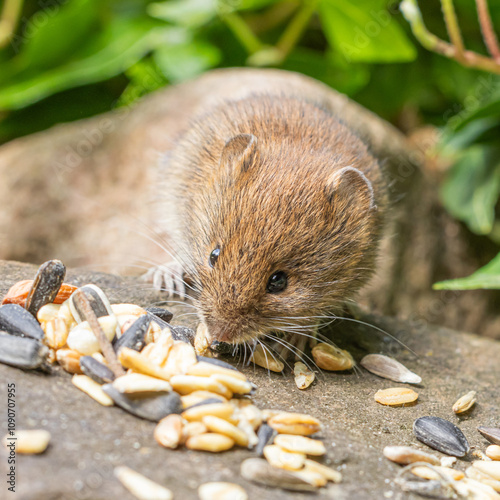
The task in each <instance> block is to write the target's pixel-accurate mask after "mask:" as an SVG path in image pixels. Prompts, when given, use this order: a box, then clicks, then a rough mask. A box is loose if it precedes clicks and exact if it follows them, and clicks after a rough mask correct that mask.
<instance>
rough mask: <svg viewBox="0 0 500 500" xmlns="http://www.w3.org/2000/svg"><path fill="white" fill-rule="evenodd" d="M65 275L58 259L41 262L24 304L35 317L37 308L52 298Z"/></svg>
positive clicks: (52, 300)
mask: <svg viewBox="0 0 500 500" xmlns="http://www.w3.org/2000/svg"><path fill="white" fill-rule="evenodd" d="M65 276H66V267H65V266H64V264H63V263H62V262H61V261H60V260H49V261H47V262H45V263H43V264H42V265H41V266H40V267H39V268H38V271H37V273H36V276H35V279H34V280H33V285H32V286H31V290H30V291H29V293H28V296H27V297H26V305H25V306H24V307H25V308H26V310H27V311H28V312H30V313H31V314H32V315H33V316H34V317H35V318H36V315H37V313H38V311H39V309H40V308H41V307H42V306H44V305H45V304H48V303H50V302H54V299H55V298H56V296H57V293H58V292H59V288H61V285H62V284H63V281H64V277H65Z"/></svg>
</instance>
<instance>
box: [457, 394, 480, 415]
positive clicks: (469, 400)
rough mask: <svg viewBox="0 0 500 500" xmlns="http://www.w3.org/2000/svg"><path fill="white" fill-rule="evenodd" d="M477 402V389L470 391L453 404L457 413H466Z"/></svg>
mask: <svg viewBox="0 0 500 500" xmlns="http://www.w3.org/2000/svg"><path fill="white" fill-rule="evenodd" d="M475 402H476V391H470V392H468V393H467V394H465V395H464V396H462V397H461V398H460V399H458V401H456V402H455V404H454V405H453V411H454V412H455V413H465V412H466V411H468V410H470V409H471V408H472V406H474V404H475Z"/></svg>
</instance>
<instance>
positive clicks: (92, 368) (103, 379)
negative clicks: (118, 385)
mask: <svg viewBox="0 0 500 500" xmlns="http://www.w3.org/2000/svg"><path fill="white" fill-rule="evenodd" d="M80 368H81V369H82V371H83V373H84V374H85V375H87V377H90V378H91V379H92V380H94V381H95V382H97V383H98V384H109V383H111V382H113V380H115V374H114V373H113V372H112V371H111V370H110V369H109V368H108V367H107V366H106V365H104V364H103V363H101V362H99V361H97V359H95V358H93V357H92V356H82V357H81V358H80Z"/></svg>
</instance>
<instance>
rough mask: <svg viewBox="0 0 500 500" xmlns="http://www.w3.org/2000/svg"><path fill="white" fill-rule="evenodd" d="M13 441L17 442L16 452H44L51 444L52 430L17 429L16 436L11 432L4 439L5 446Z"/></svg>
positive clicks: (33, 453)
mask: <svg viewBox="0 0 500 500" xmlns="http://www.w3.org/2000/svg"><path fill="white" fill-rule="evenodd" d="M14 439H15V441H14ZM11 442H15V443H16V448H15V449H16V453H23V454H26V455H35V454H39V453H43V452H44V451H45V450H46V449H47V446H49V442H50V432H49V431H46V430H43V429H36V430H35V429H34V430H16V431H15V432H14V436H12V435H11V434H10V433H9V434H7V435H6V436H5V437H4V438H3V440H2V443H3V445H4V446H5V447H7V446H8V445H10V443H11Z"/></svg>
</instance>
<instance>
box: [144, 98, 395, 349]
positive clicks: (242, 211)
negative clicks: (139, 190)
mask: <svg viewBox="0 0 500 500" xmlns="http://www.w3.org/2000/svg"><path fill="white" fill-rule="evenodd" d="M159 184H160V192H161V199H160V204H159V210H160V212H159V220H160V224H161V226H162V229H164V230H165V232H166V233H169V234H170V235H171V238H172V242H173V246H174V252H175V255H176V257H177V264H175V265H171V264H170V265H166V266H163V267H160V268H158V269H157V270H156V272H155V273H153V274H154V280H155V283H156V285H163V286H164V285H166V287H167V289H168V290H170V291H172V289H173V286H174V283H177V291H179V288H181V289H182V285H181V284H180V283H179V280H178V279H175V278H176V277H178V273H179V272H181V268H182V271H183V272H184V273H185V274H186V275H187V276H189V278H190V279H191V281H192V282H193V284H194V288H195V289H196V291H197V297H196V299H195V300H196V302H195V304H196V306H197V310H198V315H199V318H200V320H202V321H203V322H205V324H206V325H207V327H208V331H209V334H210V337H211V338H212V339H213V340H218V341H225V342H234V343H239V342H243V341H248V340H250V339H254V338H256V337H257V336H263V335H265V334H266V333H270V332H272V331H283V330H287V329H288V330H290V331H298V330H301V329H304V331H305V329H307V328H311V330H313V328H314V326H315V325H316V324H318V322H319V321H320V320H321V318H322V317H327V316H328V315H329V314H331V313H332V312H334V311H336V310H338V309H339V308H340V306H341V305H342V303H343V302H344V301H345V300H346V299H349V298H351V297H352V296H353V294H354V293H355V292H356V291H357V290H358V289H359V287H361V286H362V285H363V284H364V283H365V282H366V281H367V279H368V278H369V276H370V274H371V273H372V269H373V267H374V261H375V256H376V251H377V245H378V241H379V239H380V235H381V227H382V221H383V216H384V212H385V207H386V205H387V194H386V187H385V181H384V177H383V173H382V170H381V168H380V166H379V164H378V163H377V161H376V160H375V158H374V157H373V156H372V155H371V154H370V153H369V152H368V150H367V148H366V146H365V145H364V144H363V143H362V142H361V140H360V139H359V138H358V137H357V136H356V135H355V134H353V133H352V132H351V131H350V130H348V129H347V127H345V126H344V125H342V124H341V123H340V122H339V121H338V120H337V119H336V118H335V117H334V116H332V114H331V113H329V111H327V110H326V109H324V108H322V107H321V106H320V105H317V104H315V103H313V102H309V101H307V100H302V99H300V98H297V97H294V96H290V95H285V94H279V93H278V94H276V95H271V94H255V95H251V96H249V97H245V98H242V99H240V100H235V101H228V102H220V103H218V104H217V105H215V106H214V107H213V108H211V109H209V110H207V111H206V112H205V113H204V114H203V115H201V116H199V117H198V118H197V119H196V120H195V121H194V122H193V123H192V124H191V126H190V127H189V129H188V130H187V131H186V132H185V134H184V135H183V136H182V138H181V139H180V140H179V141H178V142H177V144H176V146H175V147H174V148H173V149H172V151H171V152H170V153H169V154H168V157H167V158H166V160H165V162H164V165H163V167H162V169H161V176H160V180H159ZM178 264H180V266H179V265H178ZM181 292H182V290H181Z"/></svg>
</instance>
